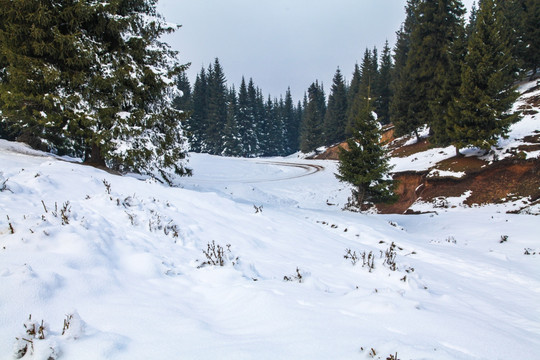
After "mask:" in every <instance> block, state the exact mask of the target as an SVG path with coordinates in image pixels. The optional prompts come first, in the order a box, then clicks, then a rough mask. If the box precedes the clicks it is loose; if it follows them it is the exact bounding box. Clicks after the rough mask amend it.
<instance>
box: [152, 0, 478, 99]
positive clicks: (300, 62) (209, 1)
mask: <svg viewBox="0 0 540 360" xmlns="http://www.w3.org/2000/svg"><path fill="white" fill-rule="evenodd" d="M472 2H473V0H465V1H464V3H465V5H466V6H467V7H468V8H470V6H471V4H472ZM405 4H406V0H159V1H158V11H159V12H160V13H161V14H162V15H164V16H165V19H166V20H167V21H169V22H173V23H177V24H181V25H182V28H180V29H179V30H178V31H177V32H175V33H174V34H173V35H170V36H167V37H166V38H165V41H166V42H167V43H169V44H170V45H171V46H172V47H173V48H174V49H175V50H178V51H180V61H181V62H183V63H187V62H190V63H191V67H190V69H189V71H188V75H189V78H190V81H191V84H192V85H193V82H194V81H195V75H196V74H197V73H199V72H200V70H201V67H203V66H204V67H205V68H207V67H208V65H209V64H210V63H212V62H213V61H214V58H216V57H218V58H219V61H220V63H221V65H222V66H223V68H224V71H225V75H226V76H227V83H228V85H229V86H231V85H232V84H234V85H235V86H236V88H237V89H238V85H239V84H240V81H241V79H242V76H245V77H246V80H248V79H249V78H250V77H252V78H253V81H254V83H255V85H257V86H258V87H260V88H261V89H262V91H263V93H264V94H265V96H268V94H271V95H272V97H279V95H281V94H285V91H286V90H287V87H288V86H290V87H291V92H292V95H293V98H294V100H295V102H296V101H298V100H300V99H301V98H302V97H303V94H304V92H305V91H306V90H307V88H308V87H309V85H310V84H311V83H312V82H314V81H315V80H316V79H317V80H319V81H321V82H323V83H324V88H325V91H326V94H327V95H328V92H329V90H330V86H331V84H332V78H333V75H334V73H335V71H336V68H337V67H338V66H339V67H340V69H341V71H342V73H343V74H344V76H345V77H346V79H347V80H350V78H351V76H352V75H351V74H352V72H353V69H354V64H355V63H356V62H358V63H360V62H361V60H362V56H363V54H364V50H365V49H366V47H369V48H370V49H371V48H373V47H374V46H377V49H378V50H379V55H380V53H381V52H382V48H383V46H384V42H385V40H387V39H388V41H389V42H390V45H391V47H392V46H393V45H394V42H395V32H396V31H397V30H398V29H399V27H400V25H401V23H402V22H403V20H404V19H405V11H404V7H405Z"/></svg>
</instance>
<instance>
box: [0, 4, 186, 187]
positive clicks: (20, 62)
mask: <svg viewBox="0 0 540 360" xmlns="http://www.w3.org/2000/svg"><path fill="white" fill-rule="evenodd" d="M0 9H1V10H0V12H1V14H0V18H2V19H4V20H5V21H4V25H3V27H2V29H5V31H2V32H1V33H0V47H1V48H0V53H1V54H2V56H5V57H6V59H7V62H8V64H9V65H8V66H7V68H6V70H5V71H6V79H7V80H6V81H4V82H2V84H1V86H2V87H1V88H0V98H1V99H0V103H2V116H3V120H2V121H3V122H4V121H5V122H8V123H10V124H11V125H13V127H15V128H19V129H20V130H22V131H23V132H28V133H29V134H30V135H29V136H30V138H31V139H37V141H38V142H40V141H41V140H42V139H43V140H45V141H46V144H47V147H49V148H50V149H52V150H54V149H56V150H62V151H65V152H67V153H71V154H74V155H80V156H84V158H85V161H86V162H91V163H95V164H98V165H103V166H104V165H107V166H109V167H112V168H114V169H117V170H119V171H134V172H140V173H143V174H150V175H155V176H159V177H161V178H162V179H163V180H164V181H170V179H171V176H172V175H173V173H176V174H186V173H189V172H190V171H189V169H186V168H185V167H184V165H183V162H182V161H181V160H182V159H184V158H185V156H186V153H187V144H186V139H185V137H184V135H183V130H182V127H181V124H180V122H181V120H183V119H184V118H185V114H183V113H182V112H181V111H178V110H175V109H174V108H173V107H172V105H171V102H172V99H173V97H174V95H175V89H174V84H173V81H172V80H173V79H174V77H175V76H177V75H178V74H179V73H180V72H181V71H183V70H184V69H185V67H183V66H180V65H179V64H178V63H177V62H176V60H175V58H176V55H177V53H176V52H175V51H172V50H171V49H170V47H169V46H168V45H167V44H165V43H163V42H161V41H160V37H161V36H162V35H163V34H165V33H170V32H173V31H175V29H176V27H171V26H170V25H168V24H167V23H165V21H164V20H163V18H162V17H161V16H160V15H159V14H158V13H157V11H156V6H155V1H152V0H130V1H128V0H119V1H115V2H104V3H98V4H95V3H91V2H80V1H75V0H69V1H49V2H42V1H36V0H23V1H17V2H12V1H4V0H2V2H1V3H0ZM21 14H24V16H21ZM29 40H30V41H29ZM28 80H31V81H28ZM32 81H33V82H34V84H33V85H32V86H31V87H29V84H30V83H31V82H32ZM36 84H40V85H39V86H36ZM21 125H22V126H21ZM10 127H12V126H10ZM23 129H24V130H23ZM16 131H18V130H17V129H16ZM156 174H157V175H156Z"/></svg>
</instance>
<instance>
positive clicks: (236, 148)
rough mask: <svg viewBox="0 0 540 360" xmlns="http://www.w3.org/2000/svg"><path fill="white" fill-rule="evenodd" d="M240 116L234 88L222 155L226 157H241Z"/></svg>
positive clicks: (229, 99) (224, 132)
mask: <svg viewBox="0 0 540 360" xmlns="http://www.w3.org/2000/svg"><path fill="white" fill-rule="evenodd" d="M237 115H238V100H237V97H236V90H235V89H234V86H233V88H232V89H231V90H230V91H229V97H228V101H227V124H226V125H225V129H224V130H223V149H222V151H221V154H220V155H224V156H241V155H242V147H241V144H240V139H241V137H240V131H239V129H238V122H237Z"/></svg>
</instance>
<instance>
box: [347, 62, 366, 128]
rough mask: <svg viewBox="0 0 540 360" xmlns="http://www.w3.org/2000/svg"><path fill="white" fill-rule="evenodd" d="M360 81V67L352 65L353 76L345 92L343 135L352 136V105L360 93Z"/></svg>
mask: <svg viewBox="0 0 540 360" xmlns="http://www.w3.org/2000/svg"><path fill="white" fill-rule="evenodd" d="M361 79H362V73H361V72H360V66H358V63H356V64H354V71H353V76H352V79H351V83H350V84H349V89H348V90H347V125H346V126H345V135H346V136H350V135H352V124H353V122H354V121H353V119H354V115H355V114H354V113H353V103H354V100H355V99H356V98H357V96H358V93H359V92H360V81H361Z"/></svg>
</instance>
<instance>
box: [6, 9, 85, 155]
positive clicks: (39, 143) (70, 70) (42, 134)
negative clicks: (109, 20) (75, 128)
mask: <svg viewBox="0 0 540 360" xmlns="http://www.w3.org/2000/svg"><path fill="white" fill-rule="evenodd" d="M87 11H88V6H87V5H86V4H84V3H76V2H73V1H66V2H60V1H55V2H40V1H36V0H21V1H15V2H13V1H7V0H2V1H0V19H1V20H2V25H0V61H1V63H2V70H1V77H2V81H1V82H0V104H1V106H2V108H1V110H2V124H3V128H4V129H5V130H4V131H5V133H6V135H8V136H9V138H11V139H13V138H18V139H19V140H21V141H25V142H27V143H29V144H30V145H31V146H33V147H35V148H39V149H42V150H46V151H47V150H48V151H54V152H58V153H69V154H71V155H80V152H81V151H82V149H81V148H80V147H77V146H76V145H75V144H69V143H70V141H69V139H68V138H66V134H65V131H64V128H65V127H66V126H67V125H69V122H70V121H77V120H78V119H79V118H81V117H84V116H85V114H82V113H81V112H80V111H78V107H79V104H80V103H82V102H83V95H82V94H81V92H82V85H83V84H84V82H85V80H87V77H88V71H87V68H89V67H90V65H91V53H92V50H93V49H92V48H91V47H89V46H88V44H87V43H83V42H82V40H83V38H82V36H81V35H79V34H78V33H79V32H80V29H81V27H82V26H83V25H84V22H85V16H86V12H87Z"/></svg>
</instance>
